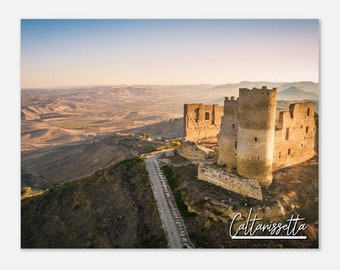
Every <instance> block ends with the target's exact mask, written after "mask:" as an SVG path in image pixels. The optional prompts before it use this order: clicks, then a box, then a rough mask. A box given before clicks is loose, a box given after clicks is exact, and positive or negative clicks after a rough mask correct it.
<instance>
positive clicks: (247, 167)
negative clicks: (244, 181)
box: [236, 87, 277, 186]
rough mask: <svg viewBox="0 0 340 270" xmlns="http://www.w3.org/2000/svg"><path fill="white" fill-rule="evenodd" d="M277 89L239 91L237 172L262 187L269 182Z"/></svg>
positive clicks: (270, 179)
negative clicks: (255, 181) (257, 182)
mask: <svg viewBox="0 0 340 270" xmlns="http://www.w3.org/2000/svg"><path fill="white" fill-rule="evenodd" d="M276 96H277V89H276V88H273V89H267V88H266V87H262V88H260V89H257V88H253V89H251V90H250V89H246V88H241V89H240V91H239V107H238V115H239V116H238V132H237V141H238V144H237V153H236V158H237V163H236V166H237V172H238V173H239V174H240V175H242V176H244V177H247V178H251V179H255V180H257V181H259V183H260V184H261V185H263V186H268V185H270V184H271V182H272V178H273V175H272V164H273V152H274V128H275V112H276Z"/></svg>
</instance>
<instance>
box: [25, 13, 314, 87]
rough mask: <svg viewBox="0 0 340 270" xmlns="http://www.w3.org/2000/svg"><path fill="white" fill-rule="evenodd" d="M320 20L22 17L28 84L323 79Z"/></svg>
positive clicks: (181, 82) (212, 82)
mask: <svg viewBox="0 0 340 270" xmlns="http://www.w3.org/2000/svg"><path fill="white" fill-rule="evenodd" d="M319 42H320V41H319V21H318V20H316V19H298V20H295V19H286V20H284V19H275V20H272V19H254V20H252V19H239V20H237V19H110V20H104V19H84V20H82V19H73V20H68V19H59V20H53V19H32V20H31V19H22V20H21V88H44V87H46V88H49V87H61V86H81V85H117V84H135V85H136V84H137V85H138V84H153V85H156V84H201V83H208V84H226V83H238V82H240V81H273V82H283V81H284V82H293V81H313V82H319Z"/></svg>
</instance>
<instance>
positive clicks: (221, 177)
mask: <svg viewBox="0 0 340 270" xmlns="http://www.w3.org/2000/svg"><path fill="white" fill-rule="evenodd" d="M198 179H200V180H203V181H207V182H209V183H212V184H214V185H216V186H220V187H222V188H224V189H227V190H230V191H232V192H235V193H238V194H241V195H244V196H247V197H250V198H254V199H257V200H263V197H262V190H261V186H260V185H259V183H258V182H257V181H256V180H253V179H245V178H241V177H238V176H236V175H234V174H230V173H227V172H225V171H223V170H217V169H214V168H211V167H207V166H205V165H203V164H200V165H199V166H198Z"/></svg>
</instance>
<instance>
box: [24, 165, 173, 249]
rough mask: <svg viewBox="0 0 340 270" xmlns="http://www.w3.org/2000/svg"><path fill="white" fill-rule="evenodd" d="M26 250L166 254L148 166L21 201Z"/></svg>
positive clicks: (111, 171)
mask: <svg viewBox="0 0 340 270" xmlns="http://www.w3.org/2000/svg"><path fill="white" fill-rule="evenodd" d="M21 247H22V248H165V247H167V241H166V238H165V235H164V231H163V229H162V224H161V221H160V219H159V216H158V212H157V208H156V202H155V200H154V197H153V196H152V189H151V185H150V181H149V177H148V173H147V171H146V169H145V165H144V162H143V160H141V159H130V160H125V161H123V162H121V163H118V164H116V165H114V166H111V167H110V168H108V169H102V170H98V171H96V172H95V173H94V174H92V175H91V176H89V177H85V178H83V179H80V180H77V181H71V182H67V183H65V184H63V185H60V186H58V187H56V188H54V189H51V190H50V191H48V192H46V193H44V194H42V195H39V196H35V197H31V198H27V199H23V200H22V201H21Z"/></svg>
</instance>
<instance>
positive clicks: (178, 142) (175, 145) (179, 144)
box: [170, 140, 182, 147]
mask: <svg viewBox="0 0 340 270" xmlns="http://www.w3.org/2000/svg"><path fill="white" fill-rule="evenodd" d="M170 145H171V146H172V147H178V146H182V143H181V142H180V141H177V140H172V141H171V142H170Z"/></svg>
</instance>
